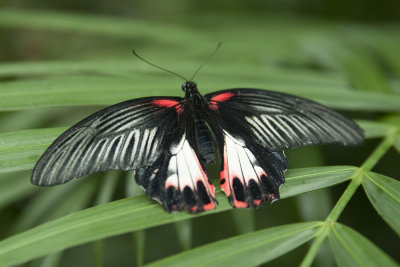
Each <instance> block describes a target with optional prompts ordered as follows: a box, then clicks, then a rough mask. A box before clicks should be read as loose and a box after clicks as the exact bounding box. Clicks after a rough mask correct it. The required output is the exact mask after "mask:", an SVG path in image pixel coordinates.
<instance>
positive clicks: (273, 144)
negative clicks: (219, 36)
mask: <svg viewBox="0 0 400 267" xmlns="http://www.w3.org/2000/svg"><path fill="white" fill-rule="evenodd" d="M205 97H206V99H207V100H208V101H209V105H210V107H211V108H212V109H213V110H214V111H215V112H216V114H217V115H216V118H217V119H218V123H219V124H220V125H221V126H222V127H223V128H224V129H226V130H227V131H228V132H231V133H235V134H238V135H240V136H247V138H250V139H254V140H255V141H256V142H257V143H258V144H259V145H261V146H263V147H264V148H265V149H267V150H268V151H270V152H272V151H278V152H279V151H281V150H284V149H287V148H292V147H297V146H301V145H308V144H329V143H337V144H343V145H358V144H361V143H362V141H363V131H362V129H361V128H360V127H358V126H357V125H356V124H355V123H354V122H353V121H351V120H349V119H347V118H345V117H344V116H342V115H341V114H339V113H337V112H336V111H333V110H331V109H329V108H327V107H325V106H323V105H321V104H318V103H316V102H313V101H310V100H307V99H304V98H301V97H297V96H293V95H289V94H284V93H278V92H272V91H267V90H258V89H231V90H224V91H218V92H214V93H210V94H207V95H206V96H205Z"/></svg>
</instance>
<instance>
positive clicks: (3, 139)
mask: <svg viewBox="0 0 400 267" xmlns="http://www.w3.org/2000/svg"><path fill="white" fill-rule="evenodd" d="M64 130H65V128H50V129H39V130H25V131H18V132H10V133H5V134H0V173H6V172H12V171H20V170H29V169H32V167H33V165H34V163H35V162H36V160H37V159H38V158H39V156H40V155H41V154H42V153H43V152H44V150H45V149H46V148H47V147H48V146H49V145H50V143H51V142H52V141H53V140H54V139H55V137H56V136H57V135H59V134H61V133H62V132H63V131H64Z"/></svg>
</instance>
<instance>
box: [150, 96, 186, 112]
mask: <svg viewBox="0 0 400 267" xmlns="http://www.w3.org/2000/svg"><path fill="white" fill-rule="evenodd" d="M152 103H153V104H154V105H156V106H159V107H166V108H171V107H175V109H176V111H177V112H178V113H181V112H182V109H181V105H179V102H178V101H175V100H170V99H156V100H153V101H152Z"/></svg>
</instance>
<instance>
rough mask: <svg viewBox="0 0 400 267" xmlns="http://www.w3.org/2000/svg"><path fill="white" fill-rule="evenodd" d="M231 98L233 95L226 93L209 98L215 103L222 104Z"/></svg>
mask: <svg viewBox="0 0 400 267" xmlns="http://www.w3.org/2000/svg"><path fill="white" fill-rule="evenodd" d="M233 96H234V93H231V92H227V93H222V94H219V95H216V96H213V97H211V100H212V101H217V102H222V101H226V100H229V99H230V98H232V97H233Z"/></svg>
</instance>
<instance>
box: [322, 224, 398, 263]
mask: <svg viewBox="0 0 400 267" xmlns="http://www.w3.org/2000/svg"><path fill="white" fill-rule="evenodd" d="M328 237H329V244H330V246H331V248H332V251H333V254H334V256H335V259H336V262H337V264H338V265H339V266H346V267H347V266H377V267H378V266H398V265H397V264H396V263H395V261H394V260H393V259H391V258H390V257H389V256H388V255H387V254H386V253H385V252H383V251H382V250H381V249H380V248H378V247H377V246H375V244H374V243H372V242H371V241H369V240H368V239H367V238H365V237H364V236H363V235H361V234H360V233H358V232H357V231H355V230H353V229H351V228H350V227H347V226H345V225H342V224H339V223H335V224H334V225H333V226H332V228H331V231H330V232H329V235H328Z"/></svg>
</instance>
